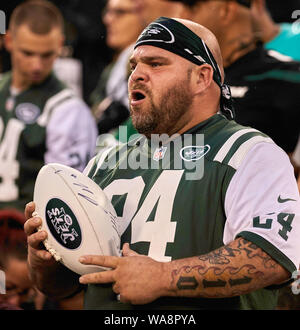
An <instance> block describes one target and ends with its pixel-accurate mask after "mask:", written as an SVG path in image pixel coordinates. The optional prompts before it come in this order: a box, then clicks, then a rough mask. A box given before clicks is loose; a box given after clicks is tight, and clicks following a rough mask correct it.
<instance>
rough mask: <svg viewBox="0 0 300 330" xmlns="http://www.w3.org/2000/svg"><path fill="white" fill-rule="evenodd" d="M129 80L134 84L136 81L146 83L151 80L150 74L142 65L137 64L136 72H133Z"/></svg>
mask: <svg viewBox="0 0 300 330" xmlns="http://www.w3.org/2000/svg"><path fill="white" fill-rule="evenodd" d="M129 80H131V81H132V82H136V81H144V82H147V81H148V80H149V74H148V72H147V70H146V68H145V66H144V65H142V64H137V65H136V67H135V68H134V70H133V71H132V72H131V75H130V77H129Z"/></svg>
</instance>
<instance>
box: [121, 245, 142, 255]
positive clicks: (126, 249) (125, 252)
mask: <svg viewBox="0 0 300 330" xmlns="http://www.w3.org/2000/svg"><path fill="white" fill-rule="evenodd" d="M122 254H123V257H134V256H138V255H139V254H138V253H137V252H135V251H133V250H131V249H130V247H129V243H124V244H123V249H122Z"/></svg>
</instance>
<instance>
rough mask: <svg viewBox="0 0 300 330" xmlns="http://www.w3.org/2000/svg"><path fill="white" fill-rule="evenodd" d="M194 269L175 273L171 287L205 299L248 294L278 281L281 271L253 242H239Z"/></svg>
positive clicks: (200, 260)
mask: <svg viewBox="0 0 300 330" xmlns="http://www.w3.org/2000/svg"><path fill="white" fill-rule="evenodd" d="M195 260H198V262H194V263H193V264H192V265H189V266H187V265H181V267H179V268H177V269H174V270H173V271H172V284H173V285H174V284H175V285H176V287H177V289H178V290H179V291H186V290H191V291H195V292H196V291H198V293H199V296H202V297H216V298H217V297H227V296H234V295H240V294H243V293H248V292H250V291H252V290H256V289H258V288H260V287H264V286H267V285H269V284H271V283H273V281H274V280H276V270H277V269H278V267H280V266H279V265H278V264H277V263H276V262H275V261H274V260H273V259H272V258H271V257H270V256H269V255H268V254H267V253H265V252H264V251H263V250H261V249H260V248H259V247H257V246H256V245H255V244H253V243H252V242H249V241H247V240H245V239H243V238H238V239H237V240H235V241H234V242H232V243H230V244H228V245H227V246H223V247H221V248H219V249H217V250H215V251H212V252H210V253H208V254H205V255H201V256H199V257H198V258H197V259H195Z"/></svg>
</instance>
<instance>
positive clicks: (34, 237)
mask: <svg viewBox="0 0 300 330" xmlns="http://www.w3.org/2000/svg"><path fill="white" fill-rule="evenodd" d="M46 238H47V232H45V231H44V230H42V231H38V232H37V233H33V234H31V235H29V236H28V237H27V243H28V245H30V246H31V247H32V248H34V249H38V248H39V247H40V244H41V243H42V242H43V241H44V240H45V239H46Z"/></svg>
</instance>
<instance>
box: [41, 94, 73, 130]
mask: <svg viewBox="0 0 300 330" xmlns="http://www.w3.org/2000/svg"><path fill="white" fill-rule="evenodd" d="M74 95H75V94H74V92H73V91H72V90H71V89H64V90H62V91H61V92H59V93H57V94H55V95H54V96H52V97H51V98H50V99H49V100H48V101H47V102H46V104H45V107H44V109H43V113H42V114H41V115H40V117H39V118H38V119H37V123H38V124H39V125H40V126H46V125H47V123H48V121H49V118H50V115H51V112H52V110H53V109H54V108H55V106H57V105H58V104H60V103H62V102H64V101H65V100H67V99H69V98H72V97H74Z"/></svg>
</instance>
